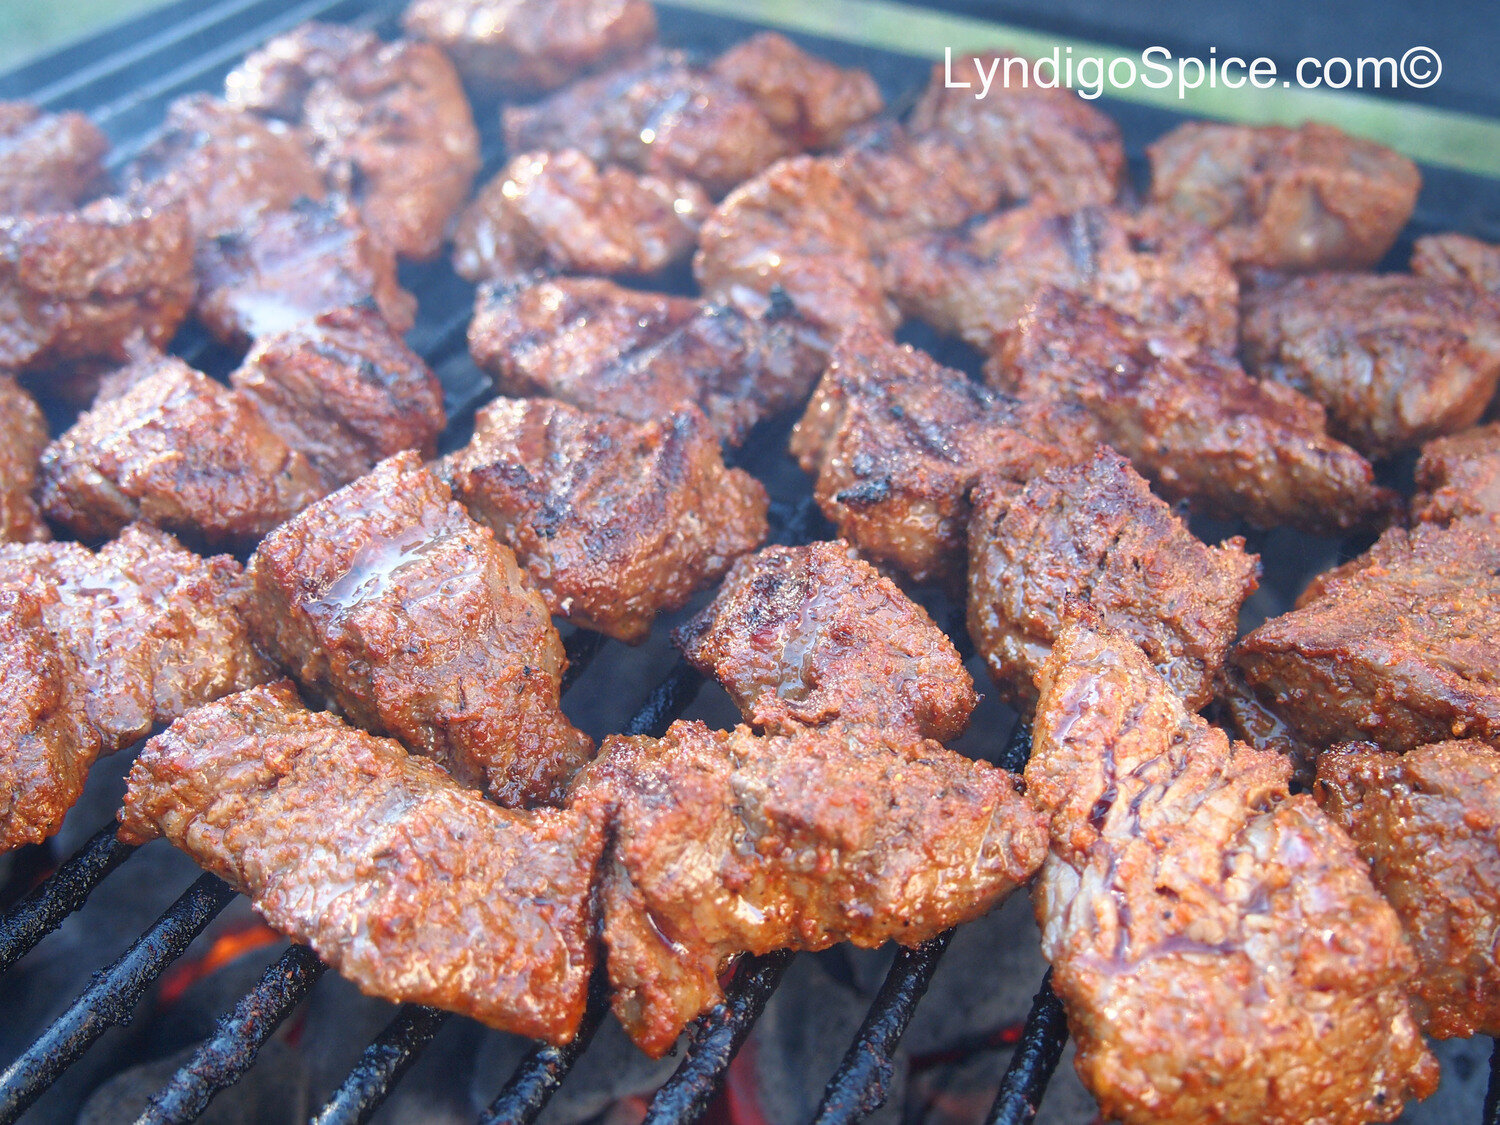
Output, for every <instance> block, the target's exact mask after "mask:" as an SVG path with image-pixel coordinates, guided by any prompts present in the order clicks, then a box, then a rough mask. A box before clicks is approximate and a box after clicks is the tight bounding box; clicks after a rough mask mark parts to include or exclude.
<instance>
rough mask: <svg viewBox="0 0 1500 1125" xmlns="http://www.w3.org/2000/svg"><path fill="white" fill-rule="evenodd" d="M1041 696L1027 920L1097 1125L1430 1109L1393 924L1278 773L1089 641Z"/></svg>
mask: <svg viewBox="0 0 1500 1125" xmlns="http://www.w3.org/2000/svg"><path fill="white" fill-rule="evenodd" d="M1039 687H1040V691H1041V699H1040V702H1039V704H1038V707H1037V719H1036V724H1035V727H1034V738H1035V743H1034V745H1035V749H1034V751H1033V754H1032V758H1031V762H1030V764H1029V765H1028V766H1027V767H1026V786H1027V792H1028V793H1029V794H1030V795H1031V796H1032V797H1033V798H1034V799H1035V800H1036V801H1037V802H1038V803H1039V804H1040V805H1041V806H1042V808H1043V809H1044V810H1045V811H1046V813H1047V814H1048V815H1049V816H1050V818H1051V851H1050V854H1049V855H1048V857H1047V860H1046V862H1045V863H1044V864H1043V866H1042V872H1041V876H1040V879H1039V882H1038V884H1037V886H1036V890H1035V902H1036V909H1037V918H1038V921H1039V923H1040V924H1041V926H1042V944H1043V950H1044V952H1045V953H1046V955H1047V957H1048V959H1049V960H1050V961H1051V962H1052V967H1053V969H1052V971H1053V978H1052V982H1053V986H1054V987H1055V988H1056V989H1057V992H1058V995H1059V996H1060V997H1061V998H1062V1000H1063V1003H1064V1004H1065V1006H1066V1007H1067V1011H1068V1023H1069V1026H1070V1028H1071V1029H1072V1031H1073V1034H1074V1036H1075V1037H1076V1039H1077V1043H1078V1056H1077V1066H1078V1070H1079V1073H1080V1075H1081V1076H1082V1077H1083V1079H1084V1082H1085V1084H1086V1085H1087V1086H1088V1087H1089V1088H1090V1089H1091V1090H1092V1091H1093V1093H1094V1094H1095V1096H1096V1097H1097V1098H1098V1099H1099V1103H1100V1108H1101V1111H1102V1113H1103V1116H1104V1117H1106V1118H1110V1119H1118V1120H1120V1121H1122V1122H1124V1123H1125V1125H1144V1123H1146V1122H1151V1123H1153V1125H1175V1123H1178V1122H1181V1123H1183V1125H1198V1123H1200V1122H1203V1121H1222V1122H1243V1123H1246V1125H1249V1123H1251V1122H1255V1123H1261V1122H1266V1123H1275V1125H1292V1123H1301V1122H1304V1121H1320V1122H1327V1123H1329V1125H1363V1123H1364V1122H1369V1121H1390V1120H1392V1119H1394V1118H1395V1117H1397V1116H1398V1115H1399V1114H1400V1112H1401V1109H1402V1106H1403V1103H1404V1102H1405V1101H1406V1100H1407V1099H1408V1098H1409V1097H1425V1096H1426V1095H1427V1094H1429V1093H1431V1091H1432V1090H1433V1089H1434V1088H1435V1087H1436V1085H1437V1078H1438V1073H1437V1070H1438V1068H1437V1064H1436V1062H1435V1060H1433V1058H1432V1056H1431V1055H1429V1054H1428V1053H1427V1051H1426V1049H1425V1047H1424V1046H1423V1044H1422V1040H1421V1036H1420V1034H1419V1033H1418V1029H1417V1026H1416V1021H1415V1020H1414V1019H1413V1016H1412V1013H1411V1010H1410V1007H1409V1004H1408V1001H1407V996H1406V991H1405V989H1406V987H1407V985H1408V984H1409V983H1410V980H1411V978H1412V975H1413V971H1414V968H1415V959H1414V958H1413V956H1412V953H1411V950H1410V948H1409V947H1408V945H1407V944H1406V941H1405V939H1404V938H1403V936H1402V933H1401V928H1400V924H1399V922H1398V920H1397V918H1396V915H1395V913H1394V912H1393V911H1392V909H1391V908H1390V906H1389V905H1388V904H1387V903H1386V902H1385V901H1384V900H1382V899H1381V898H1380V896H1379V895H1378V894H1377V893H1376V891H1375V888H1374V887H1373V886H1372V885H1371V883H1370V880H1369V876H1368V874H1367V873H1366V871H1365V869H1364V867H1363V865H1362V864H1361V863H1360V861H1359V857H1358V855H1357V854H1356V852H1355V850H1354V848H1353V846H1352V845H1351V843H1350V841H1349V840H1348V838H1347V837H1346V836H1344V834H1343V833H1342V832H1339V831H1337V830H1336V829H1335V828H1334V827H1333V825H1332V824H1331V823H1330V822H1329V821H1328V819H1327V818H1326V817H1324V816H1323V814H1322V813H1321V812H1320V811H1319V810H1318V808H1317V806H1316V805H1315V804H1314V803H1313V801H1312V799H1311V798H1310V797H1306V796H1295V797H1293V796H1288V795H1287V777H1288V765H1287V763H1286V761H1285V760H1284V759H1283V758H1281V757H1280V756H1279V755H1276V754H1272V753H1266V752H1262V751H1257V750H1252V749H1250V748H1249V747H1247V746H1244V745H1241V744H1231V743H1230V742H1229V740H1228V739H1227V738H1226V737H1225V736H1224V734H1223V733H1221V732H1220V731H1218V730H1216V729H1214V728H1212V727H1210V726H1209V725H1208V724H1207V723H1205V722H1204V721H1203V720H1201V719H1199V718H1198V717H1197V716H1195V715H1192V714H1190V713H1189V712H1188V711H1187V710H1186V709H1185V708H1184V707H1183V705H1182V703H1181V701H1180V700H1179V699H1178V698H1177V696H1176V695H1175V694H1174V693H1173V692H1172V690H1171V689H1170V688H1169V686H1168V685H1167V683H1166V682H1165V681H1164V680H1163V679H1162V678H1161V677H1160V676H1159V675H1158V674H1157V672H1156V671H1155V669H1153V668H1152V666H1151V663H1150V661H1149V660H1148V659H1147V658H1146V656H1145V655H1144V654H1143V653H1142V652H1141V651H1140V650H1139V649H1138V648H1136V647H1135V645H1134V644H1132V643H1131V642H1130V641H1129V640H1127V639H1126V638H1125V637H1124V636H1122V635H1120V634H1118V633H1115V632H1114V631H1112V630H1109V629H1107V628H1104V627H1102V626H1099V625H1097V624H1093V623H1088V622H1081V623H1075V624H1073V625H1071V626H1070V627H1069V628H1067V629H1066V630H1064V632H1063V633H1062V635H1061V636H1060V637H1059V639H1058V641H1057V644H1056V645H1055V647H1054V649H1053V653H1052V656H1051V657H1050V659H1049V660H1048V662H1047V663H1046V665H1045V666H1044V668H1043V671H1042V674H1041V677H1040V683H1039Z"/></svg>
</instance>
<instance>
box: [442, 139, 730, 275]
mask: <svg viewBox="0 0 1500 1125" xmlns="http://www.w3.org/2000/svg"><path fill="white" fill-rule="evenodd" d="M712 209H713V203H712V202H711V201H710V200H709V198H708V196H707V195H705V194H704V193H703V189H702V188H700V187H699V186H698V185H697V184H696V183H694V182H693V181H692V180H684V179H677V180H667V179H663V178H661V177H658V176H642V175H637V174H635V173H634V172H631V171H630V170H629V169H626V168H619V167H605V168H601V167H599V166H598V165H597V164H595V163H594V162H593V161H592V160H590V159H589V158H588V157H587V156H585V155H584V154H583V153H581V152H578V151H577V150H576V149H564V150H563V151H562V152H556V153H545V152H543V153H522V154H521V155H519V156H517V157H515V158H514V159H513V160H511V162H510V163H509V164H507V165H506V166H505V167H504V168H503V169H502V170H501V171H500V173H499V174H498V175H497V176H496V177H495V178H494V179H493V180H491V181H490V182H489V183H488V184H486V185H485V186H484V187H483V188H481V189H480V191H479V194H478V196H477V197H476V198H475V199H474V201H473V202H472V203H470V204H469V206H468V207H467V208H466V209H465V210H464V212H463V214H462V215H460V216H459V219H458V225H457V227H456V228H455V230H454V234H453V268H454V270H455V271H457V273H458V274H459V275H460V276H461V277H466V278H468V279H469V280H470V281H484V280H487V279H494V280H503V279H506V278H515V277H518V276H520V275H523V274H526V273H529V272H530V271H532V270H535V269H543V268H545V269H548V270H555V271H558V272H561V273H584V274H606V275H614V274H624V275H632V276H639V275H642V274H649V273H656V272H657V271H659V270H663V269H666V268H667V267H668V266H670V265H673V264H674V263H676V262H681V261H686V260H687V258H688V256H689V255H691V254H692V252H693V248H694V247H695V246H696V245H697V243H698V228H699V227H701V226H702V225H703V220H704V219H705V218H707V217H708V213H709V212H710V211H711V210H712Z"/></svg>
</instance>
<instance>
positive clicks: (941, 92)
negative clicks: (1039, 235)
mask: <svg viewBox="0 0 1500 1125" xmlns="http://www.w3.org/2000/svg"><path fill="white" fill-rule="evenodd" d="M1026 62H1027V60H1025V59H1022V58H1019V57H1017V56H1011V55H1003V54H985V55H970V56H966V57H963V58H956V59H953V60H952V68H953V74H954V75H955V76H958V75H970V76H972V75H973V74H974V73H975V68H976V67H982V68H983V69H984V70H985V72H986V73H993V74H994V75H995V79H994V82H993V85H992V86H991V87H990V89H989V93H988V95H987V96H986V97H984V98H976V97H975V96H974V90H973V89H966V88H963V87H958V86H950V85H949V84H948V82H947V80H946V72H945V68H944V64H943V63H939V64H937V65H936V66H934V67H933V69H932V79H931V81H930V82H929V83H928V85H927V90H926V92H925V93H924V94H923V95H922V98H921V100H920V101H918V102H917V105H916V108H915V109H913V110H912V114H911V118H910V120H909V121H908V123H907V124H908V127H909V128H910V130H911V132H912V134H913V136H916V137H922V136H936V137H940V138H942V139H943V140H944V141H946V142H947V143H948V144H950V145H951V146H952V149H953V151H954V152H955V154H956V156H957V158H958V161H959V162H960V164H961V165H962V167H963V168H964V170H965V171H966V172H967V174H968V175H970V176H972V177H973V178H975V179H979V180H985V181H989V182H991V183H994V184H997V185H999V187H1000V190H1001V200H1000V201H1001V202H1006V203H1016V202H1019V201H1021V200H1026V199H1038V198H1046V199H1053V200H1056V201H1057V202H1058V203H1060V204H1063V205H1064V206H1067V207H1080V206H1083V205H1084V204H1087V203H1109V202H1111V201H1112V200H1113V199H1114V198H1115V196H1116V194H1118V192H1119V190H1120V184H1121V182H1122V180H1123V178H1124V175H1125V149H1124V147H1123V145H1122V144H1121V141H1120V130H1119V127H1118V126H1117V125H1115V123H1114V122H1113V121H1112V120H1110V118H1109V117H1107V116H1106V115H1105V114H1103V113H1100V112H1099V111H1098V110H1097V109H1095V108H1094V107H1093V106H1091V105H1089V104H1088V103H1087V102H1085V101H1084V100H1083V99H1082V98H1080V97H1079V96H1078V95H1077V94H1075V93H1073V92H1072V91H1071V90H1068V89H1064V88H1060V87H1053V88H1051V89H1044V88H1043V87H1041V86H1038V85H1036V84H1035V83H1025V82H1023V81H1021V74H1022V72H1023V67H1024V64H1026ZM971 84H972V79H971Z"/></svg>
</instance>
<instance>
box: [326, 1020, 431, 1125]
mask: <svg viewBox="0 0 1500 1125" xmlns="http://www.w3.org/2000/svg"><path fill="white" fill-rule="evenodd" d="M447 1022H448V1013H447V1012H442V1011H439V1010H438V1009H436V1008H424V1007H421V1006H420V1005H417V1004H403V1005H402V1006H401V1011H400V1013H399V1014H398V1015H397V1016H396V1018H395V1019H393V1020H392V1021H391V1022H390V1023H389V1024H388V1025H387V1026H386V1029H385V1030H384V1031H382V1032H381V1033H380V1036H379V1037H378V1038H377V1039H376V1040H375V1042H373V1043H371V1044H370V1045H369V1046H368V1047H366V1048H365V1053H364V1054H363V1055H361V1056H360V1059H359V1062H358V1063H356V1064H355V1066H354V1069H353V1070H351V1071H350V1072H349V1077H348V1078H345V1079H344V1084H343V1085H342V1086H340V1087H339V1088H338V1089H337V1090H335V1091H334V1094H333V1097H331V1098H329V1099H328V1104H327V1105H325V1106H324V1107H323V1108H322V1110H321V1111H320V1112H319V1113H318V1116H317V1117H315V1118H313V1122H314V1125H363V1122H366V1121H368V1120H370V1118H371V1117H373V1116H374V1114H375V1111H376V1110H377V1109H379V1108H380V1106H381V1103H383V1102H384V1101H385V1099H386V1098H387V1097H388V1096H389V1095H390V1092H391V1088H392V1087H393V1086H395V1084H396V1083H397V1082H398V1081H400V1079H401V1076H402V1075H403V1074H405V1073H406V1072H407V1070H409V1069H410V1068H411V1065H412V1064H413V1063H415V1062H416V1061H417V1059H418V1058H419V1057H421V1054H422V1051H423V1050H425V1049H426V1047H427V1044H429V1043H431V1042H432V1040H433V1039H434V1038H435V1037H436V1036H437V1033H438V1032H439V1031H441V1030H442V1029H443V1024H445V1023H447Z"/></svg>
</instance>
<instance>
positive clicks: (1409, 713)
mask: <svg viewBox="0 0 1500 1125" xmlns="http://www.w3.org/2000/svg"><path fill="white" fill-rule="evenodd" d="M1496 636H1500V523H1497V522H1491V521H1484V520H1477V519H1476V520H1468V521H1461V522H1458V523H1454V524H1452V525H1451V526H1449V527H1439V526H1436V525H1433V524H1421V525H1419V526H1417V527H1415V528H1413V529H1412V530H1410V531H1407V530H1406V529H1404V528H1392V529H1390V530H1389V531H1387V532H1386V533H1385V534H1384V535H1382V536H1381V537H1380V539H1379V540H1378V541H1377V542H1376V544H1375V546H1373V547H1371V548H1370V550H1369V551H1368V552H1367V553H1366V554H1364V555H1361V556H1360V557H1359V558H1357V559H1355V560H1354V561H1353V562H1351V563H1346V564H1345V565H1344V566H1342V567H1340V568H1338V569H1336V570H1333V571H1330V572H1329V573H1327V574H1323V575H1320V576H1319V577H1318V578H1317V579H1315V580H1314V582H1313V584H1312V585H1311V586H1309V587H1308V589H1307V590H1306V592H1304V593H1303V595H1302V597H1301V598H1300V599H1299V600H1298V602H1297V608H1296V609H1294V610H1292V612H1290V613H1286V614H1283V615H1282V616H1280V617H1276V618H1273V619H1272V620H1270V621H1267V622H1266V623H1265V624H1264V625H1262V626H1261V627H1260V628H1259V629H1256V630H1255V631H1254V632H1252V633H1250V634H1249V635H1248V636H1246V637H1245V638H1244V639H1243V640H1241V641H1240V644H1239V647H1238V648H1237V649H1236V652H1235V658H1234V659H1235V663H1236V664H1237V665H1238V667H1239V669H1240V671H1241V672H1242V673H1243V674H1244V676H1245V679H1246V681H1247V682H1248V683H1249V685H1250V686H1251V688H1253V689H1254V690H1255V692H1256V694H1257V695H1259V696H1260V698H1261V699H1262V700H1264V701H1265V702H1266V704H1267V705H1268V706H1270V707H1271V708H1272V709H1273V710H1274V711H1275V712H1276V713H1277V714H1278V715H1280V716H1281V717H1282V718H1283V719H1285V720H1286V722H1287V723H1288V724H1289V725H1290V726H1291V727H1292V728H1293V729H1295V730H1296V731H1297V732H1298V733H1299V734H1300V735H1301V736H1302V737H1303V738H1304V739H1306V740H1307V741H1308V742H1310V743H1312V745H1314V746H1316V747H1327V746H1331V745H1333V744H1334V743H1336V742H1344V741H1358V740H1362V739H1367V740H1369V741H1371V742H1374V743H1376V744H1377V745H1379V746H1380V747H1382V748H1383V749H1386V750H1393V751H1398V752H1400V751H1405V750H1411V749H1414V748H1416V747H1418V746H1423V745H1426V744H1427V743H1430V742H1441V741H1443V740H1445V739H1450V738H1479V739H1483V740H1485V741H1487V742H1493V743H1496V744H1497V745H1500V674H1497V669H1496V665H1495V638H1496Z"/></svg>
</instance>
